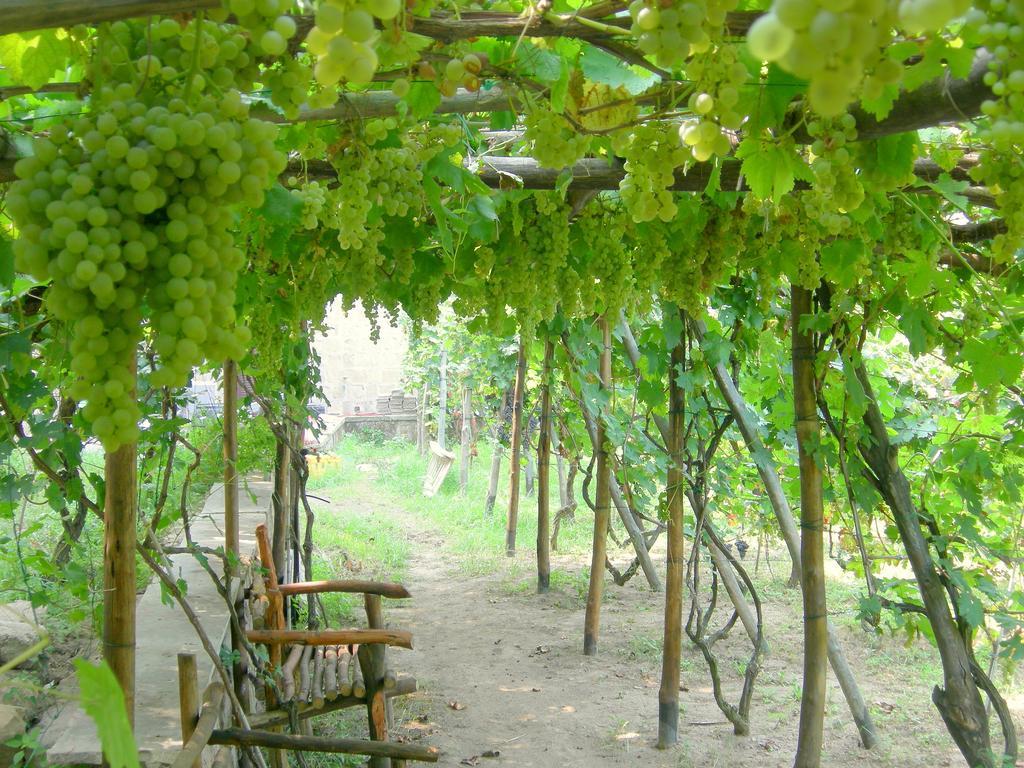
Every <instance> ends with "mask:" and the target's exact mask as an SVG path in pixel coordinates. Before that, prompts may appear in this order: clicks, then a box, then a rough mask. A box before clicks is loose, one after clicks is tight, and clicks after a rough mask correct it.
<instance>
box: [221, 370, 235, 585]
mask: <svg viewBox="0 0 1024 768" xmlns="http://www.w3.org/2000/svg"><path fill="white" fill-rule="evenodd" d="M223 418H224V551H225V552H227V553H229V555H233V556H234V559H237V557H238V549H239V545H238V469H237V463H238V364H237V363H236V362H235V361H234V360H226V361H225V362H224V414H223ZM231 560H232V558H231V557H229V558H228V563H229V564H230V562H231ZM231 575H232V576H234V575H236V574H235V573H231Z"/></svg>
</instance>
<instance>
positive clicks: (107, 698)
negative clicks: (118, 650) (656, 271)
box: [74, 659, 139, 768]
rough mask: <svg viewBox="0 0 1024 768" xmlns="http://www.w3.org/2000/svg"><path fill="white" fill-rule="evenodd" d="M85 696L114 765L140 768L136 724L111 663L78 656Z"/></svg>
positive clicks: (87, 711) (87, 710)
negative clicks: (136, 745) (96, 664)
mask: <svg viewBox="0 0 1024 768" xmlns="http://www.w3.org/2000/svg"><path fill="white" fill-rule="evenodd" d="M74 665H75V671H76V672H77V673H78V684H79V688H80V690H81V696H82V709H83V710H85V714H87V715H88V716H89V717H90V718H92V720H93V722H95V723H96V731H97V733H98V734H99V737H100V743H101V744H102V745H103V755H104V757H105V758H106V760H107V763H109V764H110V767H111V768H139V756H138V753H137V752H136V751H135V739H134V737H133V736H132V727H131V725H130V724H129V723H128V713H127V711H126V710H125V705H124V694H123V693H122V692H121V686H119V685H118V684H117V679H116V678H115V677H114V673H113V672H111V671H110V667H109V666H107V663H106V662H105V661H104V662H100V664H99V666H93V665H92V664H90V663H89V662H88V661H86V660H85V659H75V660H74Z"/></svg>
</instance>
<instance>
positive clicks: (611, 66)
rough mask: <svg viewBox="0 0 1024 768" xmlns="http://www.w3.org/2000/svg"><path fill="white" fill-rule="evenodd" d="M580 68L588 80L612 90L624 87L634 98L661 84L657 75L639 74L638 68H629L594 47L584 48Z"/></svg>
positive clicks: (619, 60)
mask: <svg viewBox="0 0 1024 768" xmlns="http://www.w3.org/2000/svg"><path fill="white" fill-rule="evenodd" d="M580 68H581V69H582V70H583V74H584V75H585V76H586V78H587V79H588V80H593V81H594V82H595V83H604V84H605V85H610V86H611V87H612V88H618V87H619V86H622V87H623V88H625V89H626V90H627V91H629V92H630V93H631V94H632V95H634V96H635V95H636V94H638V93H643V92H644V91H646V90H647V89H648V88H650V87H651V86H652V85H654V84H655V83H657V82H660V78H659V77H658V76H657V75H654V74H652V73H650V72H644V74H639V73H638V72H637V71H636V68H634V67H627V66H626V65H624V64H623V63H622V60H621V59H617V58H616V57H614V56H612V55H611V54H610V53H606V52H605V51H602V50H601V49H600V48H595V47H594V46H592V45H587V46H585V47H584V48H583V53H582V54H581V55H580Z"/></svg>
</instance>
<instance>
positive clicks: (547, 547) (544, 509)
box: [537, 339, 555, 593]
mask: <svg viewBox="0 0 1024 768" xmlns="http://www.w3.org/2000/svg"><path fill="white" fill-rule="evenodd" d="M554 356H555V343H554V342H553V341H552V340H551V339H548V340H547V341H545V342H544V367H543V370H542V373H541V391H540V434H539V435H538V439H537V592H539V593H544V592H547V591H548V589H549V588H550V586H551V490H550V488H551V484H550V478H551V364H552V360H553V358H554Z"/></svg>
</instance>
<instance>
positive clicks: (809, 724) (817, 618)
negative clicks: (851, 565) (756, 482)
mask: <svg viewBox="0 0 1024 768" xmlns="http://www.w3.org/2000/svg"><path fill="white" fill-rule="evenodd" d="M790 305H791V312H792V326H791V333H792V337H793V404H794V413H795V416H796V438H797V440H796V442H797V450H798V454H799V457H800V562H801V565H802V570H803V572H802V573H801V588H802V590H803V603H804V677H803V694H802V696H801V699H800V730H799V740H798V742H797V750H796V760H795V762H794V763H793V765H794V768H818V766H820V765H821V749H822V737H823V726H824V714H825V693H826V690H825V689H826V670H827V666H826V662H827V658H828V647H827V644H828V630H827V614H826V604H825V562H824V559H825V555H824V541H823V532H822V519H823V507H824V501H823V496H822V477H821V468H820V467H819V466H818V464H817V462H816V461H815V459H814V455H813V453H812V451H813V450H814V448H815V447H816V446H817V445H818V442H819V441H820V439H821V435H820V425H819V422H818V406H817V399H816V397H815V391H814V389H815V384H814V378H815V371H814V340H813V337H812V334H811V333H810V332H809V331H806V330H803V329H802V327H801V323H802V321H803V319H804V317H805V316H807V315H810V314H811V292H810V291H808V290H807V289H805V288H800V287H798V286H795V285H794V286H792V287H791V288H790Z"/></svg>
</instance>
